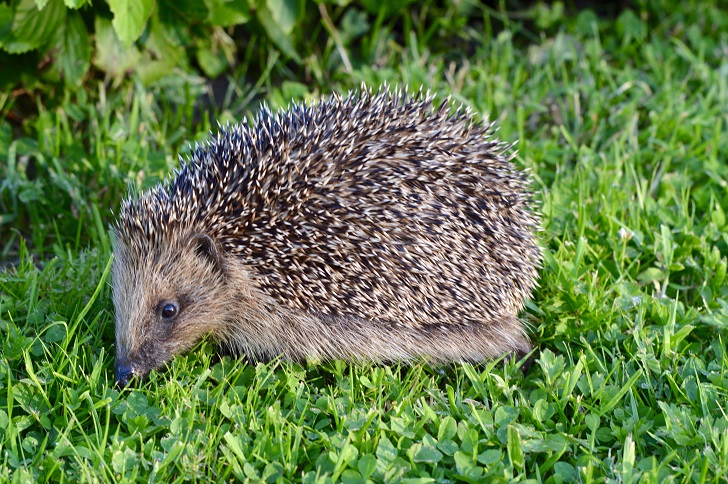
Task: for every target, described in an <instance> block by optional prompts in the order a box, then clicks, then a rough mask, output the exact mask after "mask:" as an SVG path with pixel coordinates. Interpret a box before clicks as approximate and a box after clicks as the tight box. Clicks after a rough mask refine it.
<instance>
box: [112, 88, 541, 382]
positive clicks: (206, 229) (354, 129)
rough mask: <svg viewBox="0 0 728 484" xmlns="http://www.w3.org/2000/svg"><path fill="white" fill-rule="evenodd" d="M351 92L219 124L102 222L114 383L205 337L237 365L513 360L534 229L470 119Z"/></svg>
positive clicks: (430, 105)
mask: <svg viewBox="0 0 728 484" xmlns="http://www.w3.org/2000/svg"><path fill="white" fill-rule="evenodd" d="M433 99H434V97H433V96H431V95H430V94H429V93H427V94H424V95H423V94H422V92H421V91H420V93H418V94H413V95H412V94H409V93H408V92H407V91H406V90H404V91H403V90H396V89H395V90H390V89H388V88H386V87H384V88H381V89H380V90H379V91H378V92H373V91H372V90H371V89H367V88H362V89H361V90H359V91H355V92H350V93H349V94H348V95H347V96H345V97H342V96H339V95H335V94H334V95H332V96H330V97H328V98H325V99H323V100H321V101H319V102H318V103H316V104H308V103H300V104H292V105H290V106H289V107H288V108H287V109H286V110H282V111H278V112H277V113H274V112H272V111H270V110H269V109H268V108H266V107H265V106H263V107H262V108H261V111H260V112H259V114H258V115H257V117H256V119H255V120H254V122H253V123H252V125H250V124H248V123H247V121H245V120H244V121H243V122H242V123H241V124H239V125H233V126H227V127H220V131H219V133H218V134H217V136H212V137H211V138H210V140H209V141H207V142H206V143H205V144H204V145H202V146H200V145H196V146H195V147H194V148H193V149H192V150H191V151H192V154H191V155H190V156H189V157H188V159H186V160H185V159H182V158H181V157H180V167H179V168H178V169H177V170H176V171H175V173H174V176H173V177H172V178H171V179H170V180H167V181H166V182H163V183H161V184H159V185H157V186H156V187H154V188H152V189H150V190H148V191H146V192H143V193H141V194H139V195H138V196H134V195H133V194H132V195H130V196H129V197H127V199H125V200H124V201H123V202H122V205H121V209H120V211H119V213H118V215H117V218H116V222H115V225H114V226H113V227H112V240H113V245H114V261H113V267H112V297H113V303H114V307H115V312H116V314H115V326H116V363H115V379H116V381H117V383H118V384H119V385H121V386H125V385H126V384H127V383H128V382H129V381H130V380H131V379H132V378H143V377H144V376H145V375H147V374H148V373H149V372H150V371H152V370H157V369H160V368H162V367H164V366H166V365H167V364H168V363H169V362H170V361H171V360H172V359H173V357H174V356H175V355H178V354H180V353H182V352H186V351H188V350H189V349H190V348H191V347H193V346H194V345H196V344H197V343H198V342H200V341H201V340H202V339H204V338H205V337H211V338H212V340H213V341H214V342H216V343H217V345H218V347H219V348H220V350H221V352H222V353H224V354H233V355H239V356H245V357H246V358H249V359H251V360H252V361H269V360H270V359H273V358H277V357H281V358H283V359H288V360H293V361H300V362H303V361H311V360H313V361H322V360H327V359H343V360H348V361H354V362H359V361H370V362H374V363H382V364H386V363H390V362H401V363H404V364H406V363H411V362H414V361H423V362H427V363H431V364H446V363H456V362H473V363H477V362H482V361H486V360H489V359H492V358H497V357H501V356H504V355H519V356H524V355H526V354H528V352H529V351H530V350H531V344H530V342H529V339H528V337H527V334H526V330H525V327H524V324H523V322H522V321H521V320H520V319H519V312H520V311H521V310H522V309H523V307H524V304H525V302H526V301H527V300H528V299H529V298H530V297H531V293H532V290H533V289H534V287H535V286H536V284H537V270H538V268H539V266H540V262H541V255H540V251H539V249H538V247H537V242H536V240H535V234H536V232H537V230H538V227H539V217H538V215H537V214H536V213H535V211H534V209H533V196H532V193H531V192H530V180H529V177H528V176H527V173H526V172H525V171H521V170H519V169H518V168H516V166H515V165H514V163H513V161H512V159H513V156H514V155H513V154H512V153H511V151H512V150H511V148H512V145H509V144H506V143H503V142H501V141H499V140H498V139H497V138H496V136H495V134H496V130H495V127H494V125H493V123H488V122H484V121H479V120H477V119H476V117H475V116H474V114H473V113H472V112H471V110H470V109H464V108H462V107H457V106H452V104H451V103H450V101H449V99H448V100H446V101H444V102H442V103H439V104H435V103H434V102H433Z"/></svg>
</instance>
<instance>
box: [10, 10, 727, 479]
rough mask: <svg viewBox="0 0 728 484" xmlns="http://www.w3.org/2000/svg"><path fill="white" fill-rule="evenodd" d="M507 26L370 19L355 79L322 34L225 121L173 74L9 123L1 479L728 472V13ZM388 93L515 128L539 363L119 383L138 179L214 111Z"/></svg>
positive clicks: (241, 91)
mask: <svg viewBox="0 0 728 484" xmlns="http://www.w3.org/2000/svg"><path fill="white" fill-rule="evenodd" d="M427 6H428V4H425V7H427ZM490 14H493V15H494V16H493V17H490V16H489V15H490ZM514 18H515V17H514ZM471 19H472V17H471ZM494 19H495V20H494ZM476 20H477V17H476ZM496 20H497V22H496ZM504 20H507V19H505V17H503V16H502V15H501V14H500V13H499V12H491V11H489V10H487V9H485V8H483V9H482V14H481V19H480V21H473V23H471V24H464V25H461V24H459V23H457V22H456V20H453V19H452V18H450V19H448V18H444V19H443V20H442V21H441V22H442V23H441V26H442V25H449V26H450V30H448V29H444V27H443V29H444V33H443V32H441V31H439V30H437V29H433V28H430V27H429V26H428V24H426V23H424V22H422V19H421V18H420V17H418V16H417V15H416V14H413V15H412V16H407V17H406V21H405V20H403V21H401V22H399V23H397V24H396V25H395V24H394V23H393V24H391V25H390V24H387V23H386V22H381V23H377V24H374V25H372V26H370V30H369V31H368V32H367V33H366V34H364V36H363V38H362V40H361V45H360V51H359V52H350V56H351V57H352V65H353V72H351V73H350V74H349V73H347V72H346V71H345V69H344V67H343V66H342V65H341V64H337V63H336V62H334V61H333V60H331V57H333V56H334V52H335V49H334V48H333V47H331V46H328V48H327V50H326V56H325V57H324V58H322V59H321V60H320V62H317V61H316V60H315V59H308V61H307V62H308V63H307V65H306V72H305V73H304V74H301V73H297V72H294V71H291V70H290V69H289V67H287V65H285V64H283V63H282V62H281V61H280V60H277V59H272V61H271V64H270V65H269V66H257V68H259V70H260V72H261V73H260V75H259V77H258V78H257V79H254V80H253V81H252V82H251V81H250V80H248V81H246V80H245V78H244V75H245V74H244V73H245V72H246V69H248V68H250V71H251V72H256V70H255V69H252V68H251V67H250V66H247V65H241V66H240V67H239V70H240V72H241V73H242V74H240V75H239V76H238V77H235V79H236V80H237V82H238V85H237V86H236V87H235V88H234V89H232V88H231V91H230V93H231V94H234V95H231V96H229V97H228V98H227V100H226V101H225V102H224V103H223V104H222V105H220V106H210V107H209V108H206V109H207V110H208V111H209V112H206V111H204V110H203V111H199V110H198V108H199V106H198V107H197V108H196V104H195V100H196V99H197V97H198V95H200V94H203V93H204V86H203V84H202V83H200V82H199V80H197V79H194V78H191V77H189V76H187V77H185V76H181V78H180V79H175V80H172V81H168V82H166V83H160V84H158V85H155V86H151V87H144V86H142V85H140V84H138V83H134V82H129V81H127V82H121V83H117V84H118V87H113V88H112V87H111V86H110V85H109V84H105V83H100V82H92V81H89V82H88V83H87V85H86V86H85V90H81V91H79V92H78V93H71V92H70V91H69V92H64V93H62V94H61V95H60V96H59V97H58V98H56V99H54V100H45V99H42V98H39V99H37V111H38V114H37V115H33V116H31V117H29V118H28V119H26V120H25V121H24V123H23V125H22V126H21V127H20V128H18V127H16V128H15V129H14V128H12V127H11V125H10V123H8V122H6V121H0V159H6V160H7V163H5V164H3V165H0V254H1V259H2V266H3V267H4V269H2V272H0V331H1V333H0V340H1V341H0V344H1V345H2V350H0V481H1V480H3V479H5V478H7V479H9V480H12V481H14V482H42V481H47V480H52V481H67V482H77V481H97V482H117V481H119V482H120V481H140V482H148V481H149V480H155V481H158V482H176V481H182V480H194V481H215V482H220V481H223V480H236V479H237V480H249V481H251V482H259V481H268V482H276V481H278V480H281V481H295V482H338V481H344V482H364V481H366V480H371V481H374V482H378V481H388V482H433V481H437V482H443V481H445V482H448V481H449V482H482V481H483V480H487V481H489V482H498V481H501V482H511V481H525V480H529V479H530V480H533V481H547V482H553V483H559V482H620V481H621V482H635V481H637V480H640V481H641V482H660V483H662V482H726V476H727V475H728V416H727V414H728V286H727V285H726V265H727V256H728V221H727V219H726V213H725V212H726V210H727V209H728V57H727V56H726V52H727V51H728V13H727V12H726V11H725V9H723V10H721V9H719V8H718V6H717V5H715V4H708V3H707V2H706V3H705V4H703V3H691V2H667V1H665V2H662V3H661V4H660V5H659V6H656V7H649V6H647V4H645V5H642V6H638V7H637V8H636V10H635V11H634V12H633V11H623V12H621V13H620V14H619V16H618V17H617V18H597V17H596V16H595V15H593V14H591V13H590V12H588V11H582V12H581V13H580V14H578V15H574V16H571V17H569V18H560V19H559V21H558V22H557V23H553V24H549V22H548V16H542V17H540V20H539V21H540V22H541V23H540V24H539V23H538V22H537V23H534V24H530V23H529V24H525V25H526V27H524V24H522V23H518V22H516V21H514V20H513V19H511V20H507V21H506V23H505V24H503V23H502V22H503V21H504ZM491 21H493V24H492V25H498V26H500V28H498V29H496V28H494V27H492V25H491ZM448 22H451V23H448ZM544 22H545V23H544ZM453 25H455V26H456V27H457V28H453V27H452V26H453ZM504 25H505V30H503V29H502V27H503V26H504ZM539 25H540V26H539ZM448 36H452V37H453V38H452V39H450V37H448ZM450 45H455V46H456V47H455V48H452V47H449V46H450ZM297 74H298V75H307V76H310V77H309V78H310V79H312V80H311V82H307V83H302V82H297V77H296V75H297ZM384 81H387V82H388V83H390V84H398V85H407V86H411V87H413V88H419V86H420V85H423V86H425V88H429V89H430V90H431V91H433V92H436V93H438V95H439V96H440V97H444V96H447V95H452V97H453V99H455V100H456V101H458V102H461V103H464V104H466V105H468V106H471V107H472V108H474V109H475V110H476V111H478V112H480V113H483V114H484V115H487V116H489V117H490V119H494V120H497V121H498V123H499V125H500V131H499V135H500V136H501V137H502V138H503V139H504V140H507V141H515V140H519V143H518V150H519V154H518V157H517V162H518V163H520V164H521V165H522V166H524V167H526V168H528V169H530V171H531V173H532V174H533V177H534V189H535V190H536V192H537V199H538V200H539V201H540V210H541V211H542V212H543V231H542V233H541V240H542V245H543V249H544V254H545V261H544V267H543V270H542V271H541V281H540V282H541V287H540V289H539V290H538V291H537V292H536V294H535V297H534V301H533V303H532V304H530V305H529V307H528V310H527V312H526V313H525V314H524V319H525V320H527V321H528V323H529V325H530V326H531V328H532V332H531V333H532V338H533V341H534V343H535V345H536V348H537V352H536V361H535V364H534V365H533V366H532V367H531V369H530V370H529V371H528V372H527V373H526V374H525V375H523V374H522V373H521V372H520V371H519V370H518V369H516V368H515V365H514V363H513V362H509V363H503V362H491V363H487V364H484V365H482V366H475V367H474V366H468V365H454V366H452V367H448V368H430V367H427V366H421V365H416V366H414V367H411V368H410V367H397V366H391V367H390V366H356V365H349V364H345V363H342V362H330V363H326V364H322V365H309V366H300V365H295V364H289V363H286V362H274V363H271V364H268V365H257V366H250V365H248V364H246V363H244V362H243V361H242V360H241V361H238V360H230V359H228V358H223V359H221V360H220V359H217V357H216V356H215V355H214V348H212V347H211V346H210V345H208V344H205V343H203V344H201V345H200V347H199V348H197V349H196V350H194V351H193V352H191V353H190V354H188V355H186V356H183V357H181V358H178V359H176V360H175V361H174V363H173V364H172V366H171V368H170V369H169V371H167V372H164V373H155V374H152V375H151V377H150V379H149V380H147V381H145V382H144V383H143V384H142V385H140V386H138V387H137V388H133V389H127V390H124V391H121V392H120V391H119V390H118V389H116V388H115V387H114V385H113V340H114V334H113V307H112V305H111V302H110V291H109V285H108V282H109V281H108V268H109V260H110V257H111V250H110V243H109V239H108V235H107V227H108V223H109V221H110V220H111V219H112V211H113V210H115V209H116V208H117V207H118V205H119V201H120V199H121V198H122V197H123V196H124V195H125V193H126V191H127V188H128V186H132V187H135V188H145V187H148V186H151V185H153V184H154V183H156V182H157V181H159V180H160V179H162V178H164V177H165V176H166V175H167V174H168V173H169V172H170V169H171V167H173V166H174V165H175V164H176V156H177V153H178V152H181V153H185V152H186V151H188V150H189V146H188V145H187V143H188V142H193V141H196V140H197V141H199V140H204V139H205V137H206V136H207V134H206V133H207V132H208V131H209V130H211V129H212V130H214V129H215V126H216V125H215V124H214V122H212V121H210V120H211V119H214V120H218V119H219V120H222V121H223V122H224V121H226V120H235V119H240V118H241V117H242V116H244V115H248V116H250V115H251V114H254V112H255V110H256V106H257V104H258V102H259V100H266V101H267V102H268V103H269V104H271V105H272V106H273V107H278V106H285V105H286V104H287V103H288V101H289V100H290V99H292V98H295V99H302V98H315V97H318V96H320V95H321V94H325V93H328V92H331V91H337V92H344V91H346V90H347V89H351V88H355V87H357V86H358V85H359V83H361V82H365V83H367V84H370V85H373V86H377V85H379V84H380V83H382V82H384ZM115 85H116V84H115ZM12 108H13V106H12V101H11V98H10V97H9V96H8V95H7V93H6V94H2V93H0V113H2V114H3V116H4V115H5V114H6V113H7V112H8V111H9V110H11V109H12ZM26 246H27V247H29V248H30V249H26Z"/></svg>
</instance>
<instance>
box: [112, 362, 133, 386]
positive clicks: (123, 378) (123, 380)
mask: <svg viewBox="0 0 728 484" xmlns="http://www.w3.org/2000/svg"><path fill="white" fill-rule="evenodd" d="M133 376H134V370H133V369H132V367H131V364H130V363H129V362H118V361H117V362H116V368H115V369H114V378H115V379H116V384H117V385H118V386H120V387H122V388H124V387H125V386H127V385H128V384H129V381H130V380H131V379H132V377H133Z"/></svg>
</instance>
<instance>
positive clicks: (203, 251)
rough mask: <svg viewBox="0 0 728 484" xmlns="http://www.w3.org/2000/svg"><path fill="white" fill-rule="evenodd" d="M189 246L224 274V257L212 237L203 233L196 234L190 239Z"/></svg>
mask: <svg viewBox="0 0 728 484" xmlns="http://www.w3.org/2000/svg"><path fill="white" fill-rule="evenodd" d="M189 244H190V247H192V249H193V250H194V251H195V252H196V253H197V255H199V256H200V257H202V258H203V259H206V260H207V261H209V262H210V263H211V264H212V265H213V267H215V269H217V270H219V271H220V272H222V257H221V256H220V251H219V250H218V248H217V244H215V241H214V240H212V237H210V236H209V235H207V234H202V233H200V234H195V235H193V236H192V237H190V241H189Z"/></svg>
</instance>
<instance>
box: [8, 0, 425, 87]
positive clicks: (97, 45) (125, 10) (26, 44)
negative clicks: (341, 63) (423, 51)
mask: <svg viewBox="0 0 728 484" xmlns="http://www.w3.org/2000/svg"><path fill="white" fill-rule="evenodd" d="M327 3H329V5H328V7H331V6H336V4H341V3H348V2H332V1H331V2H322V3H318V4H316V3H314V2H310V1H309V2H307V1H306V0H242V1H231V0H182V1H174V0H107V1H99V2H90V1H89V0H15V1H11V2H10V3H9V4H3V5H0V50H2V51H3V54H2V56H1V57H0V60H2V61H3V64H6V63H7V65H11V64H14V65H18V62H17V61H18V60H19V58H18V56H19V55H22V54H26V53H34V54H35V56H34V57H35V58H36V62H35V63H33V62H29V59H28V58H26V59H23V60H24V61H26V62H21V63H20V64H21V65H23V67H25V69H21V70H20V71H18V70H4V71H5V72H3V73H2V74H1V76H2V77H1V78H0V80H1V81H2V84H3V85H6V86H7V85H12V84H17V83H25V84H28V81H29V80H32V77H33V74H32V71H33V70H34V69H36V70H40V71H42V77H43V79H44V80H53V79H60V78H62V79H63V80H64V81H65V83H66V84H68V85H72V86H77V85H80V84H81V82H82V81H83V78H84V76H85V75H86V74H87V73H88V72H89V69H90V68H91V66H92V64H93V65H94V66H95V67H96V68H98V69H99V70H101V71H103V72H104V73H106V74H107V75H108V76H110V77H112V78H116V79H118V78H119V77H123V75H124V74H125V73H126V72H131V71H135V72H136V73H138V75H139V77H140V78H141V80H142V81H143V82H144V83H145V84H149V83H151V82H153V81H155V80H157V79H159V78H160V77H163V76H165V75H169V74H172V73H173V72H174V70H175V69H176V68H180V69H182V70H185V71H187V70H189V69H190V64H195V65H196V66H198V67H199V69H200V70H201V72H202V73H203V74H204V75H205V76H207V77H216V76H218V75H220V74H221V73H223V72H225V70H227V69H228V68H229V67H230V66H231V65H233V64H234V63H235V61H236V57H237V56H238V55H239V50H240V48H242V47H245V46H246V44H247V42H246V40H250V39H252V38H257V37H260V38H262V39H263V40H264V41H265V42H266V43H270V44H272V45H273V46H275V48H276V49H277V50H278V51H279V52H281V53H283V54H284V55H285V56H286V57H287V58H288V59H291V60H293V61H294V62H296V63H301V62H302V61H303V56H304V54H305V53H304V52H303V50H304V49H305V44H306V42H307V39H308V38H309V35H310V34H311V33H312V32H311V29H308V28H300V27H301V24H302V23H303V22H304V21H305V20H306V18H307V12H308V13H309V15H308V16H309V17H310V16H314V17H316V18H315V19H314V21H313V22H311V21H307V24H308V25H311V24H313V25H315V24H317V23H319V24H320V22H319V20H320V19H319V16H320V18H321V19H323V21H324V24H323V26H324V27H325V28H326V29H327V30H329V32H330V33H332V34H333V37H334V38H335V41H336V42H337V43H339V44H340V43H341V42H345V41H347V40H350V38H351V35H349V34H350V33H351V32H356V31H357V30H358V31H359V33H361V27H362V26H363V27H364V28H366V27H367V26H368V24H367V21H366V19H365V17H363V16H362V14H361V11H359V10H356V11H355V10H352V12H351V13H350V14H349V15H348V16H347V17H346V18H344V19H343V22H344V24H345V25H344V27H345V28H347V30H348V31H347V32H346V33H345V35H339V34H338V31H337V28H336V26H335V25H334V24H333V22H332V20H331V18H330V16H329V13H328V10H327V8H328V7H327ZM410 3H412V0H408V1H407V2H403V4H402V5H398V6H397V7H396V8H395V7H393V6H389V7H388V6H387V5H389V4H388V3H387V2H384V1H383V0H365V1H363V2H361V8H363V9H364V11H366V12H367V13H369V14H370V15H376V16H379V18H386V17H388V16H392V15H394V14H397V13H401V12H402V11H403V10H404V9H405V7H406V6H407V5H408V4H410ZM249 24H250V25H249ZM347 24H348V26H347ZM355 24H359V26H358V28H357V27H356V25H355ZM242 25H246V28H245V29H244V30H242V29H237V30H236V27H237V26H242ZM13 56H15V58H13ZM344 57H346V55H345V54H344ZM34 64H35V65H34ZM38 67H40V69H38ZM23 75H24V76H25V77H23ZM28 76H30V79H29V78H28Z"/></svg>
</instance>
